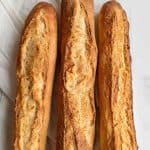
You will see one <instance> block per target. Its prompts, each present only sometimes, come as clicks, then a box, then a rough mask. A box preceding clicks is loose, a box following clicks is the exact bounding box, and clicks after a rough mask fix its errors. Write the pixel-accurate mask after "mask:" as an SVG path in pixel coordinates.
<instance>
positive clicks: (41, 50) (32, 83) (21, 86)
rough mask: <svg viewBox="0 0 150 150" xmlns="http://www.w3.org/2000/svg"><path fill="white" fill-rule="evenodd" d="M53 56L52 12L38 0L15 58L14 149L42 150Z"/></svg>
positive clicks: (27, 21)
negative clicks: (16, 81) (16, 87)
mask: <svg viewBox="0 0 150 150" xmlns="http://www.w3.org/2000/svg"><path fill="white" fill-rule="evenodd" d="M56 55H57V16H56V11H55V9H54V7H53V6H52V5H51V4H48V3H46V2H41V3H39V4H37V5H36V6H35V7H34V8H33V10H32V12H31V13H30V15H29V17H28V18H27V20H26V24H25V28H24V31H23V34H22V37H21V42H20V51H19V54H18V59H17V80H18V90H17V96H16V104H15V113H16V115H15V116H16V118H15V130H16V131H15V142H14V149H15V150H33V149H38V150H45V144H46V137H47V129H48V123H49V117H50V105H51V95H52V88H53V78H54V73H55V62H56Z"/></svg>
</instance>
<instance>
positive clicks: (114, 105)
mask: <svg viewBox="0 0 150 150" xmlns="http://www.w3.org/2000/svg"><path fill="white" fill-rule="evenodd" d="M98 23H99V64H98V86H99V90H98V91H99V101H100V148H101V150H137V143H136V136H135V127H134V121H133V110H132V81H131V80H132V79H131V57H130V50H129V48H130V47H129V24H128V20H127V16H126V13H125V11H124V10H123V8H122V7H121V5H120V4H119V3H118V2H116V1H109V2H107V3H105V4H104V6H103V7H102V10H101V12H100V15H99V21H98Z"/></svg>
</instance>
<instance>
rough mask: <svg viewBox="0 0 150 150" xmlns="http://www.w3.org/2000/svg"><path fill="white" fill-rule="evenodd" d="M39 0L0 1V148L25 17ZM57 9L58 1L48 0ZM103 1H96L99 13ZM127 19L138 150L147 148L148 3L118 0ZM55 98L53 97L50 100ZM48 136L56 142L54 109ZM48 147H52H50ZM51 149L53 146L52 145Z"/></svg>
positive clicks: (6, 141)
mask: <svg viewBox="0 0 150 150" xmlns="http://www.w3.org/2000/svg"><path fill="white" fill-rule="evenodd" d="M38 1H39V0H26V1H25V0H0V89H1V90H2V91H3V92H0V150H10V149H11V148H10V147H11V133H12V120H13V119H12V118H13V107H14V98H15V91H16V90H15V89H16V82H15V59H16V54H17V50H18V46H17V45H18V43H19V36H20V33H21V30H22V28H23V24H24V20H25V18H26V16H27V14H28V13H29V11H30V10H31V8H32V7H33V6H34V4H35V3H37V2H38ZM48 1H49V2H52V3H53V4H54V5H55V7H56V9H57V10H58V9H59V8H60V3H59V2H60V0H48ZM104 2H105V1H104V0H95V11H96V13H97V12H98V10H99V8H100V7H101V5H102V4H103V3H104ZM119 2H120V3H121V4H122V6H123V7H124V8H125V10H126V12H127V14H128V17H129V22H130V39H131V40H130V41H131V54H132V71H133V96H134V116H135V126H136V131H137V141H138V145H139V150H149V149H150V142H149V139H150V119H148V118H149V117H148V116H149V115H150V67H149V66H150V42H149V41H150V40H149V36H150V19H149V15H150V8H149V4H150V2H149V1H148V0H142V1H140V0H139V1H137V0H120V1H119ZM54 101H55V98H54V99H53V102H54ZM52 112H53V116H52V118H51V120H52V121H51V122H52V123H51V126H50V132H49V136H50V139H52V140H51V143H50V144H52V145H53V143H55V138H54V137H53V135H55V130H51V129H55V126H56V125H55V124H56V116H55V112H56V108H55V107H53V110H52ZM50 147H51V146H50ZM52 149H53V148H52Z"/></svg>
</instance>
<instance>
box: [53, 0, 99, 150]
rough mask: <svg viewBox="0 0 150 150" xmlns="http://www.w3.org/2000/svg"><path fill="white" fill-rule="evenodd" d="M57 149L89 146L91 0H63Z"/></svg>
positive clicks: (94, 51) (93, 45)
mask: <svg viewBox="0 0 150 150" xmlns="http://www.w3.org/2000/svg"><path fill="white" fill-rule="evenodd" d="M61 21H62V22H61V28H62V33H61V34H62V35H61V76H60V90H59V92H60V93H59V94H60V95H59V100H58V134H57V148H56V149H57V150H76V149H78V150H92V149H93V140H94V132H95V104H94V81H95V72H96V63H97V47H96V42H95V33H94V8H93V0H86V1H85V0H63V1H62V17H61Z"/></svg>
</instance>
